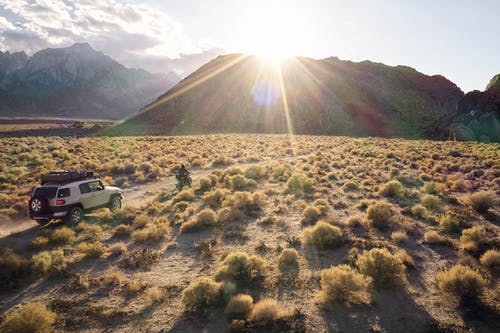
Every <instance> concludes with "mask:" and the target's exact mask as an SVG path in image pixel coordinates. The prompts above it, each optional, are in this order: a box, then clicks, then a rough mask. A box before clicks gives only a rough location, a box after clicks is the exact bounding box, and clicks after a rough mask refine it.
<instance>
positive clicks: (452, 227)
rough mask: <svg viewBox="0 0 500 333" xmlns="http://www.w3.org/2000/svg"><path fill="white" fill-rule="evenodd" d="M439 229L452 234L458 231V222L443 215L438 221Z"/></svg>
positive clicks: (451, 217)
mask: <svg viewBox="0 0 500 333" xmlns="http://www.w3.org/2000/svg"><path fill="white" fill-rule="evenodd" d="M439 229H441V230H443V231H444V232H447V233H450V234H453V233H457V232H459V231H460V222H459V221H458V220H457V219H456V218H454V217H453V216H450V215H443V216H441V218H440V219H439Z"/></svg>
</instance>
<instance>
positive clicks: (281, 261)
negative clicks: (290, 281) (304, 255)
mask: <svg viewBox="0 0 500 333" xmlns="http://www.w3.org/2000/svg"><path fill="white" fill-rule="evenodd" d="M278 268H279V270H280V272H281V273H284V274H296V273H297V272H298V270H299V253H298V252H297V250H295V249H284V250H283V251H281V254H280V256H279V257H278Z"/></svg>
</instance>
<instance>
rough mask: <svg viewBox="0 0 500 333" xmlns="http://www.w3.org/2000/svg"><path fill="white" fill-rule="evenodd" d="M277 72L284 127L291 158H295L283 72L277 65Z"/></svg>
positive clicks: (279, 65) (293, 138)
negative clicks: (286, 132) (284, 119)
mask: <svg viewBox="0 0 500 333" xmlns="http://www.w3.org/2000/svg"><path fill="white" fill-rule="evenodd" d="M277 70H278V80H279V84H280V89H281V101H282V103H283V110H284V111H285V118H286V126H287V129H288V139H289V140H290V145H291V148H292V156H297V154H296V151H295V150H296V145H295V137H294V131H293V124H292V119H291V117H290V109H289V107H288V99H287V96H286V89H285V82H284V80H283V72H282V70H281V64H278V66H277Z"/></svg>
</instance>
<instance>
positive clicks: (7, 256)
mask: <svg viewBox="0 0 500 333" xmlns="http://www.w3.org/2000/svg"><path fill="white" fill-rule="evenodd" d="M29 266H30V263H29V261H28V260H27V259H25V258H24V257H22V256H21V255H19V254H17V253H16V252H15V251H14V250H13V249H12V248H10V247H5V248H0V286H2V285H3V284H4V283H7V282H8V281H11V280H13V279H16V278H20V277H22V276H24V275H25V274H26V273H27V272H29Z"/></svg>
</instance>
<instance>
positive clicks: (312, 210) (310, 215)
mask: <svg viewBox="0 0 500 333" xmlns="http://www.w3.org/2000/svg"><path fill="white" fill-rule="evenodd" d="M302 216H303V219H302V222H303V223H304V224H309V225H310V224H314V223H316V222H317V221H318V220H319V219H320V218H321V216H322V214H321V211H320V210H319V209H318V208H317V207H316V206H307V207H306V208H304V210H303V211H302Z"/></svg>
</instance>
